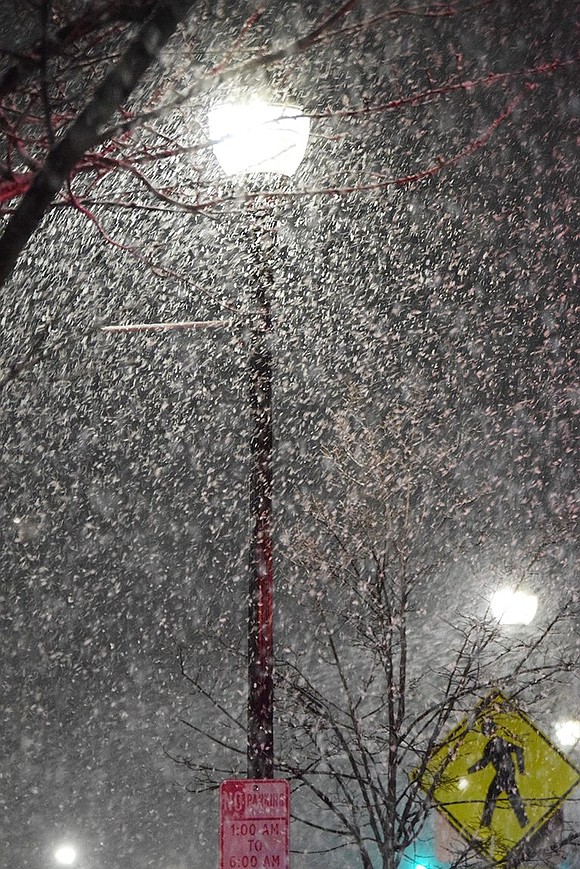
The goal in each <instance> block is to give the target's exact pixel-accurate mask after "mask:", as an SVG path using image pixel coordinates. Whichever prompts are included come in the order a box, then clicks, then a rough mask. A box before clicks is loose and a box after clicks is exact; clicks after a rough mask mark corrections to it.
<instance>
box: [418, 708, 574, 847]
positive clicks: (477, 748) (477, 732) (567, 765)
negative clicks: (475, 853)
mask: <svg viewBox="0 0 580 869" xmlns="http://www.w3.org/2000/svg"><path fill="white" fill-rule="evenodd" d="M415 776H416V777H417V778H418V780H419V784H420V786H421V788H422V789H423V790H424V791H425V792H426V793H427V794H428V795H429V797H430V798H431V799H432V800H433V801H434V802H435V804H436V807H437V809H438V810H439V811H440V812H442V813H443V814H444V815H445V817H446V818H447V819H448V820H449V821H450V822H451V824H452V825H453V826H454V827H455V829H456V830H457V831H458V832H459V833H460V834H461V836H462V837H463V838H464V839H466V840H467V841H468V842H470V843H471V844H472V845H473V846H474V847H475V848H477V849H478V850H479V851H480V852H481V853H482V854H485V855H486V856H487V857H489V858H490V859H492V860H494V861H496V862H497V863H502V862H504V861H505V860H506V858H507V857H508V855H509V854H510V852H512V851H513V850H514V849H515V848H516V847H517V846H518V845H520V844H522V843H523V842H524V841H526V840H528V839H530V838H531V837H532V836H533V835H534V834H535V833H537V832H538V831H539V830H540V829H541V828H542V827H543V825H544V824H545V823H546V822H547V821H548V820H549V819H550V818H551V817H552V815H553V814H554V813H555V812H556V811H557V810H558V808H559V807H560V806H561V805H562V803H563V802H564V801H565V800H566V798H567V797H568V795H569V794H570V792H571V791H572V790H573V789H574V788H575V787H576V785H577V784H578V783H579V782H580V770H578V769H577V768H576V767H575V766H574V765H573V764H572V762H571V761H570V760H569V759H568V758H567V757H566V755H565V754H563V753H562V752H561V751H560V750H559V749H558V748H556V746H554V745H553V744H552V743H551V742H550V740H549V739H548V737H547V736H545V735H544V734H543V733H542V732H541V731H540V730H539V729H538V728H537V727H536V726H535V724H534V723H533V722H532V721H531V720H530V719H529V718H528V716H527V715H526V714H525V713H524V712H522V711H521V709H518V707H517V706H516V705H515V704H513V703H512V702H510V701H509V700H508V699H507V698H506V697H505V696H504V695H503V694H501V693H499V692H498V693H494V694H492V695H490V696H489V697H487V698H486V699H485V700H483V701H482V702H481V703H480V704H479V705H478V706H477V708H476V710H475V712H474V715H473V716H470V717H467V718H465V719H464V720H463V721H461V722H460V723H459V724H458V725H457V727H455V728H454V729H453V730H452V731H451V732H450V733H449V734H448V736H447V738H446V739H445V741H444V743H443V744H442V745H439V746H437V747H436V748H435V749H434V750H433V751H432V752H431V754H430V755H429V757H428V758H427V761H426V764H425V765H424V767H423V768H422V769H420V770H417V771H416V773H415Z"/></svg>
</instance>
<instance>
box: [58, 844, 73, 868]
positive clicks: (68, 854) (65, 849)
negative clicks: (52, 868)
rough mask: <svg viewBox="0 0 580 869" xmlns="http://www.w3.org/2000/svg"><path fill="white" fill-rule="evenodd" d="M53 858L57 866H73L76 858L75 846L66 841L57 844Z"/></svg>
mask: <svg viewBox="0 0 580 869" xmlns="http://www.w3.org/2000/svg"><path fill="white" fill-rule="evenodd" d="M54 859H55V860H56V862H57V863H58V864H59V866H74V864H75V863H76V859H77V851H76V848H74V847H73V846H72V845H69V844H68V843H65V844H63V845H59V846H58V848H56V850H55V852H54Z"/></svg>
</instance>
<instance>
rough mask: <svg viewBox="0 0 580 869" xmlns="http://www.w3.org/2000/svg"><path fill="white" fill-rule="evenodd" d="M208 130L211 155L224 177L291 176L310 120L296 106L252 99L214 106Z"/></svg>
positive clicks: (296, 167)
mask: <svg viewBox="0 0 580 869" xmlns="http://www.w3.org/2000/svg"><path fill="white" fill-rule="evenodd" d="M208 127H209V135H210V138H211V141H212V147H213V151H214V154H215V156H216V159H217V161H218V163H219V164H220V166H221V168H222V169H223V171H224V172H225V174H226V175H240V174H248V173H262V174H263V173H267V172H271V173H274V174H275V175H288V176H291V175H293V174H294V172H295V171H296V169H298V166H299V165H300V163H301V162H302V158H303V157H304V154H305V153H306V147H307V145H308V135H309V132H310V120H309V118H307V117H306V115H304V114H303V113H302V110H301V109H300V108H298V106H289V105H281V104H278V103H266V102H262V101H260V100H252V101H250V102H247V103H220V104H218V105H216V106H214V107H213V108H212V109H211V110H210V112H209V116H208Z"/></svg>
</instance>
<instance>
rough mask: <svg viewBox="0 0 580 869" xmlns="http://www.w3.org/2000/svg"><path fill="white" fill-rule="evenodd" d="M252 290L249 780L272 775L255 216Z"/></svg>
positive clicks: (266, 386) (264, 251) (264, 317)
mask: <svg viewBox="0 0 580 869" xmlns="http://www.w3.org/2000/svg"><path fill="white" fill-rule="evenodd" d="M257 218H258V221H259V223H260V225H259V226H258V227H257V228H256V230H255V232H254V238H253V241H254V244H253V245H252V248H253V253H254V256H255V258H256V268H255V271H254V274H253V283H254V286H253V287H252V288H251V289H252V290H253V293H252V303H253V305H254V310H253V311H252V323H251V330H250V348H249V351H250V352H249V374H250V402H251V408H252V425H253V430H252V434H251V438H250V448H251V461H252V468H251V477H250V511H251V522H252V535H251V546H250V570H249V595H248V601H249V612H248V737H247V760H248V778H250V779H272V778H273V777H274V622H273V616H274V607H273V586H274V561H273V514H272V350H271V346H270V341H271V333H272V313H271V302H270V294H271V290H272V285H273V271H272V262H271V258H272V257H271V255H272V253H273V249H274V247H275V243H276V239H275V227H274V225H273V224H271V223H270V222H269V218H267V217H266V218H264V217H263V216H262V217H260V216H259V215H258V216H257Z"/></svg>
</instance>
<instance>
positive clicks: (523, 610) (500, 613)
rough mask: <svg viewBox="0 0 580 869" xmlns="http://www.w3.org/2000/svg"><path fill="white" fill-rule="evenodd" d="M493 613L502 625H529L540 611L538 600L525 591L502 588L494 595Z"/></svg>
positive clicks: (492, 597)
mask: <svg viewBox="0 0 580 869" xmlns="http://www.w3.org/2000/svg"><path fill="white" fill-rule="evenodd" d="M490 607H491V613H492V615H493V617H494V618H496V619H497V620H498V622H499V623H500V624H501V625H529V624H530V622H532V621H533V620H534V617H535V615H536V612H537V609H538V598H537V596H536V595H535V594H527V593H526V592H525V591H514V590H513V589H511V588H502V589H500V590H499V591H496V592H494V593H493V594H492V596H491V600H490Z"/></svg>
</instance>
